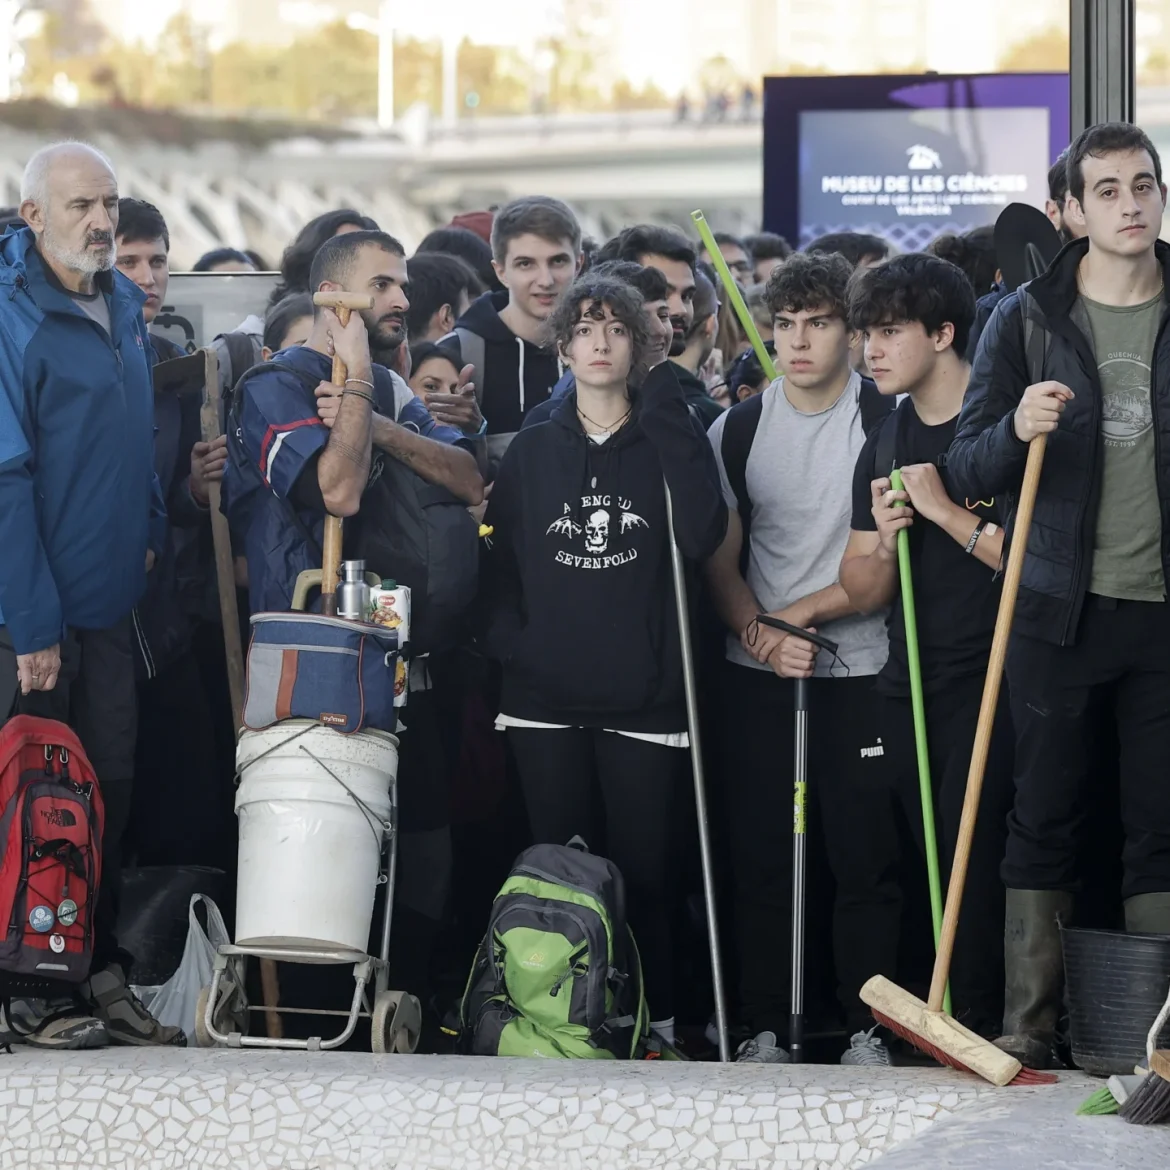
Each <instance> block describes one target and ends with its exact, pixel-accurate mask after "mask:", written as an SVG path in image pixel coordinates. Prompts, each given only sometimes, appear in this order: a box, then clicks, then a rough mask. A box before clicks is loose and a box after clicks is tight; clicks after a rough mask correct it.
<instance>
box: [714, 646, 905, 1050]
mask: <svg viewBox="0 0 1170 1170" xmlns="http://www.w3.org/2000/svg"><path fill="white" fill-rule="evenodd" d="M722 690H723V698H724V712H725V715H724V720H723V728H722V735H721V736H720V739H721V742H722V743H723V750H722V753H721V754H722V757H723V759H722V769H721V777H720V779H721V783H722V786H723V789H724V797H725V803H726V807H727V827H728V832H729V836H730V856H731V869H732V878H733V884H734V890H735V900H734V913H733V918H734V935H735V949H736V959H737V963H736V966H737V968H738V976H739V1015H740V1021H741V1023H743V1024H744V1025H745V1026H747V1027H749V1028H750V1029H751V1030H752V1031H753V1032H759V1031H763V1030H765V1029H767V1030H771V1031H774V1032H776V1033H777V1034H778V1035H780V1036H784V1035H785V1034H786V1032H787V1027H788V1014H789V987H790V974H791V941H792V927H791V924H792V783H793V753H794V743H793V739H794V725H795V721H794V712H793V702H794V696H795V685H794V683H793V682H792V681H791V680H789V679H782V678H778V677H777V676H776V675H775V674H773V673H772V672H771V671H762V670H755V669H753V668H751V667H746V666H738V665H734V664H727V665H726V666H725V669H724V684H723V687H722ZM809 692H810V694H809V756H808V780H809V804H808V833H809V838H808V858H809V861H808V865H809V871H810V872H809V877H808V880H807V882H806V890H807V900H808V909H807V912H806V955H807V956H808V962H806V1004H807V1006H809V1007H810V1008H813V1007H814V1005H815V1003H816V998H817V991H818V989H817V979H816V978H815V967H814V969H813V970H810V969H809V966H810V964H815V960H816V956H817V954H818V952H821V951H823V949H824V948H825V946H826V944H827V940H826V939H825V938H824V936H825V934H826V933H827V931H826V930H825V926H824V918H825V917H826V914H825V913H822V912H818V911H817V910H816V909H815V906H816V904H818V903H819V905H820V907H822V908H824V909H825V910H826V911H827V910H828V907H830V906H831V907H832V910H831V914H832V920H833V929H832V936H833V952H834V956H835V967H836V972H837V982H838V984H839V992H838V994H839V997H840V999H841V1003H842V1006H843V1007H844V1008H845V1011H846V1014H847V1016H848V1018H849V1022H850V1024H851V1026H853V1027H861V1026H862V1025H863V1024H864V1023H865V1021H867V1020H868V1019H869V1010H868V1008H865V1007H864V1006H863V1005H862V1004H861V1002H860V1000H859V999H858V998H857V992H858V989H859V988H860V987H861V984H862V983H864V982H865V980H866V979H868V978H869V976H870V975H872V974H874V972H875V971H877V970H882V969H884V968H883V967H882V963H883V956H885V954H886V953H887V950H888V945H889V942H890V940H891V939H892V946H893V951H892V954H893V956H894V959H895V961H896V958H897V946H898V937H897V922H898V917H899V915H900V913H901V905H902V901H901V892H900V889H899V886H898V881H897V874H896V869H897V859H898V841H897V829H896V826H895V823H894V815H893V803H892V795H891V789H890V783H889V776H888V770H887V766H886V761H885V759H884V757H883V756H882V755H880V754H879V753H878V751H877V750H876V749H877V748H878V747H879V746H880V739H881V719H880V716H881V705H880V702H879V701H878V700H877V698H876V696H875V695H874V691H873V679H872V678H843V679H813V680H811V683H810V686H809ZM822 832H823V837H824V843H825V852H827V855H828V864H829V867H830V868H831V870H832V874H833V877H834V878H835V879H836V883H837V893H836V899H835V901H830V899H828V898H827V897H826V896H825V890H824V886H825V882H824V881H823V880H821V881H818V880H816V866H817V861H818V859H819V857H820V855H821V850H820V848H819V841H818V836H819V835H820V834H821V833H822ZM891 924H892V926H891Z"/></svg>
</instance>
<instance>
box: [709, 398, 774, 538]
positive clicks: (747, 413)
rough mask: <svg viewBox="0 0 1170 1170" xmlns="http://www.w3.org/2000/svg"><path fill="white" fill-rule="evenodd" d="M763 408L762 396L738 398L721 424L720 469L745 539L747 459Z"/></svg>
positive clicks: (749, 504) (748, 512) (747, 521)
mask: <svg viewBox="0 0 1170 1170" xmlns="http://www.w3.org/2000/svg"><path fill="white" fill-rule="evenodd" d="M763 412H764V396H763V395H762V394H756V395H753V396H752V397H751V398H748V399H746V400H745V401H744V402H738V403H736V404H735V406H733V407H732V408H731V409H730V410H729V411H728V412H727V422H726V423H724V424H723V441H722V442H721V443H720V445H719V453H720V455H722V456H723V469H724V470H725V471H726V472H727V482H728V483H729V484H731V490H732V491H733V492H735V499H736V504H737V505H738V508H739V518H740V520H742V521H743V527H744V537H745V542H746V537H747V530H748V527H749V526H750V525H751V520H752V501H751V497H750V496H749V495H748V488H747V462H748V456H749V455H750V454H751V451H752V444H753V443H754V442H755V441H756V431H758V430H759V429H760V418H761V416H762V415H763Z"/></svg>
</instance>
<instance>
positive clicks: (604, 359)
mask: <svg viewBox="0 0 1170 1170" xmlns="http://www.w3.org/2000/svg"><path fill="white" fill-rule="evenodd" d="M549 324H550V329H551V331H552V333H553V335H554V338H555V341H556V345H557V350H558V352H559V354H560V356H561V357H562V359H563V360H564V361H565V363H566V364H567V365H568V366H569V368H570V369H571V370H572V371H573V374H574V376H575V378H576V383H577V385H576V390H575V391H573V392H572V393H570V394H569V395H567V396H566V397H565V398H564V399H562V400H561V401H560V402H559V403H558V404H557V406H556V407H555V409H554V410H553V412H552V414H551V415H550V417H549V419H548V421H547V422H542V423H539V424H537V425H535V426H531V427H527V428H525V429H524V430H522V431H521V432H520V433H519V434H518V435H517V437H516V438H515V439H514V440H513V442H512V445H511V446H510V447H509V449H508V452H507V454H506V456H505V457H504V460H503V462H502V464H501V466H500V471H499V475H498V477H497V479H496V482H495V487H494V488H493V490H492V496H491V503H490V505H489V508H488V512H487V516H486V522H487V523H488V524H490V525H492V526H493V527H494V528H495V533H494V536H493V544H492V547H491V550H490V552H489V554H488V556H487V558H486V564H485V569H484V573H485V579H484V597H485V600H486V603H487V631H486V641H487V645H488V648H489V651H490V652H491V653H492V654H493V655H494V656H496V657H497V658H499V660H500V661H501V662H502V663H503V674H504V680H503V694H502V699H501V704H500V716H499V719H498V721H497V727H498V728H502V729H503V728H506V729H507V733H508V737H509V740H510V742H511V746H512V749H513V752H514V754H515V758H516V762H517V765H518V767H519V771H520V779H521V784H522V787H523V790H524V798H525V803H526V805H527V808H528V816H529V820H530V823H531V826H532V830H533V834H534V836H535V839H536V841H538V842H549V843H553V844H564V843H566V842H567V841H568V840H569V839H570V838H572V837H573V836H574V835H576V834H580V835H581V836H582V837H583V838H584V839H585V840H586V841H587V842H588V843H589V845H590V847H591V848H592V849H593V850H594V851H596V852H598V853H604V854H605V855H606V856H608V857H610V858H611V859H612V860H613V861H614V862H616V864H617V865H618V867H619V868H620V869H621V871H622V873H623V875H624V876H625V879H626V884H627V887H628V891H629V895H628V897H629V917H630V922H631V925H632V926H633V929H634V933H635V936H636V937H637V940H638V945H639V947H640V949H641V953H642V964H643V970H644V973H645V979H646V993H647V998H648V1000H649V1004H650V1011H651V1015H652V1016H653V1017H654V1021H655V1027H656V1028H657V1030H658V1031H659V1032H660V1033H662V1034H663V1035H664V1036H665V1038H666V1039H668V1040H669V1039H673V1023H674V1022H673V1014H672V1013H673V1003H672V991H673V989H672V987H671V977H670V976H671V966H672V955H671V935H670V925H669V919H670V913H669V911H670V906H669V897H668V886H669V880H670V877H669V872H668V871H669V863H670V857H671V853H670V835H671V826H672V823H673V818H672V807H673V804H674V802H675V801H676V800H677V799H679V798H680V797H682V796H683V795H685V793H686V791H687V788H686V777H687V772H688V764H689V760H688V756H687V747H688V742H687V722H686V706H685V701H684V693H683V670H682V658H681V653H680V649H679V637H678V625H677V618H676V614H675V600H674V586H673V583H672V578H671V562H670V545H669V542H668V538H667V531H666V493H665V490H664V487H663V480H664V477H665V481H666V483H667V484H669V486H670V492H671V496H672V498H673V504H674V531H675V539H676V540H677V541H678V544H679V547H680V549H681V550H682V552H683V555H684V556H685V557H687V558H688V559H690V560H692V561H701V560H705V559H706V558H707V557H708V556H710V555H711V553H712V552H714V551H715V549H716V548H717V547H718V546H719V544H720V542H721V541H722V539H723V534H724V530H725V528H726V524H727V511H726V508H725V507H724V504H723V500H722V497H721V495H720V491H719V482H718V472H717V470H716V467H715V462H714V458H713V456H712V453H711V446H710V444H709V443H708V442H707V439H706V436H705V434H704V430H703V426H702V424H701V423H700V422H698V421H697V420H696V419H694V418H693V417H692V416H691V414H690V412H689V411H688V409H687V405H686V401H685V399H684V397H683V392H682V389H681V387H680V386H679V383H678V379H677V377H676V376H675V373H674V368H673V366H672V365H671V363H670V362H666V361H661V362H660V363H659V364H658V365H656V366H655V367H654V368H653V369H651V370H650V371H649V372H647V373H646V374H645V377H644V379H643V380H642V384H641V387H640V389H637V390H635V389H633V388H632V387H631V384H630V382H631V377H632V376H633V377H635V378H636V377H637V375H638V373H640V372H641V369H640V367H641V366H642V362H643V360H644V357H645V354H646V353H647V350H648V335H647V326H646V320H645V316H644V312H643V307H642V298H641V294H640V293H639V292H638V291H637V290H636V289H634V288H632V287H631V286H630V285H628V284H626V283H625V282H623V281H620V280H616V279H614V278H613V277H607V276H596V275H595V276H590V275H586V276H584V277H581V278H580V279H579V280H578V281H576V283H574V284H573V285H572V286H571V288H570V289H569V290H568V292H567V293H566V295H565V298H564V300H563V301H562V303H561V306H560V308H558V310H557V311H556V313H555V314H554V315H553V317H552V319H551V320H550V323H549Z"/></svg>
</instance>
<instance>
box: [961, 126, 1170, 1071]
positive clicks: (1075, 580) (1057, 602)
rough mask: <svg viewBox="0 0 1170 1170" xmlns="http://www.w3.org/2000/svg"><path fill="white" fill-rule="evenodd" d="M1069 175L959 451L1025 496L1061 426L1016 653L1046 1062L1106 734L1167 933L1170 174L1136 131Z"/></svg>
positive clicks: (1017, 1031)
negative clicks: (1054, 227) (1043, 267)
mask: <svg viewBox="0 0 1170 1170" xmlns="http://www.w3.org/2000/svg"><path fill="white" fill-rule="evenodd" d="M1067 170H1068V188H1069V197H1068V200H1067V203H1066V205H1065V212H1064V214H1065V218H1066V222H1071V224H1072V225H1074V227H1076V228H1083V230H1084V232H1085V235H1086V237H1087V238H1085V239H1078V240H1074V241H1073V242H1072V243H1070V244H1068V245H1067V246H1066V247H1065V249H1064V250H1063V251H1062V252H1061V253H1060V255H1059V256H1057V258H1056V259H1055V260H1054V261H1053V262H1052V264H1051V266H1050V267H1049V269H1048V271H1047V272H1045V273H1044V274H1043V275H1042V276H1040V277H1038V278H1037V279H1036V280H1034V281H1032V282H1031V283H1030V284H1028V285H1027V286H1026V293H1024V292H1021V293H1020V294H1018V295H1017V294H1014V293H1013V294H1012V295H1009V296H1008V297H1006V298H1005V299H1004V300H1003V301H1002V302H1001V303H1000V305H999V306H998V307H997V309H996V311H995V313H994V315H993V316H992V318H991V320H990V322H989V323H988V326H987V330H986V332H985V333H984V335H983V338H982V340H981V342H980V346H979V351H978V354H977V355H976V359H975V368H974V371H973V373H972V376H971V383H970V386H969V388H968V390H967V398H966V401H965V403H964V406H963V412H962V415H961V416H960V419H959V428H958V432H957V434H956V437H955V441H954V444H953V445H952V447H951V449H950V452H949V455H948V464H947V467H948V471H949V473H950V475H951V476H952V478H953V479H954V481H955V483H956V484H957V486H958V488H959V490H960V491H963V492H966V494H967V496H968V497H969V498H971V499H989V498H991V497H992V496H1004V495H1005V494H1006V495H1008V496H1009V498H1011V497H1012V496H1013V495H1014V494H1015V493H1017V492H1018V491H1019V490H1020V483H1021V478H1022V475H1023V471H1024V464H1025V460H1026V459H1027V455H1028V444H1029V443H1030V442H1031V440H1033V439H1034V438H1036V437H1037V436H1038V435H1047V436H1048V439H1047V456H1046V458H1045V461H1044V469H1043V474H1042V477H1041V479H1040V487H1039V494H1038V496H1037V499H1036V507H1035V520H1034V523H1033V524H1032V528H1031V534H1030V536H1029V538H1028V549H1027V555H1026V558H1025V560H1024V567H1023V576H1022V579H1021V584H1020V593H1019V600H1018V603H1017V607H1016V614H1015V623H1014V630H1013V634H1012V641H1011V644H1010V646H1009V649H1008V653H1007V680H1008V683H1009V685H1010V689H1011V710H1012V720H1013V722H1014V724H1015V730H1016V770H1015V779H1016V795H1015V807H1014V809H1013V811H1012V814H1011V816H1010V817H1009V820H1008V842H1007V855H1006V858H1005V861H1004V865H1003V877H1004V883H1005V885H1006V886H1007V923H1006V930H1005V939H1004V941H1005V951H1006V960H1007V963H1006V966H1007V995H1006V1007H1005V1019H1004V1036H1003V1037H1002V1038H1001V1039H1000V1040H999V1041H998V1044H999V1046H1000V1047H1001V1048H1003V1049H1004V1050H1005V1051H1007V1052H1009V1053H1011V1055H1013V1056H1015V1057H1016V1058H1017V1059H1018V1060H1020V1061H1022V1062H1023V1063H1024V1064H1027V1065H1030V1066H1032V1067H1033V1068H1040V1067H1045V1066H1046V1065H1047V1064H1048V1062H1049V1060H1050V1059H1051V1057H1050V1051H1051V1046H1052V1041H1053V1036H1054V1033H1055V1029H1056V1024H1057V1021H1058V1019H1059V1016H1060V1011H1061V991H1062V983H1063V962H1062V957H1061V945H1060V932H1059V928H1058V920H1059V921H1063V922H1065V923H1067V922H1069V921H1070V919H1071V918H1072V916H1073V914H1074V912H1075V909H1076V894H1077V888H1078V881H1079V878H1080V872H1079V865H1078V861H1079V857H1078V854H1079V852H1080V845H1081V840H1082V826H1083V824H1084V821H1085V813H1086V808H1087V807H1088V806H1090V805H1092V804H1093V803H1094V801H1093V800H1092V799H1091V793H1092V788H1093V787H1096V786H1100V785H1101V783H1102V781H1101V777H1100V774H1099V773H1098V772H1097V770H1095V769H1094V768H1093V767H1092V760H1093V758H1094V749H1095V748H1096V747H1097V744H1098V743H1099V741H1100V740H1101V738H1102V735H1103V733H1105V734H1108V735H1112V734H1113V733H1115V734H1116V739H1117V742H1118V744H1119V746H1120V759H1119V765H1120V766H1119V772H1120V788H1121V819H1122V822H1123V826H1124V829H1125V847H1124V850H1123V853H1122V859H1123V864H1124V876H1123V879H1122V896H1123V898H1124V901H1125V924H1126V929H1127V930H1129V931H1131V932H1140V933H1155V934H1170V786H1168V785H1167V783H1166V760H1167V757H1168V756H1170V654H1167V649H1168V648H1170V607H1168V606H1167V604H1166V581H1167V578H1168V577H1170V446H1168V444H1170V332H1168V331H1167V321H1168V320H1170V308H1168V305H1167V301H1166V283H1167V274H1168V273H1170V248H1167V246H1166V245H1165V244H1164V243H1162V242H1160V241H1159V240H1158V232H1159V230H1160V228H1161V225H1162V216H1163V213H1164V211H1165V204H1166V187H1165V185H1164V184H1163V182H1162V165H1161V161H1160V160H1159V158H1158V152H1157V150H1155V148H1154V146H1153V144H1152V143H1151V142H1150V140H1149V138H1148V137H1147V136H1146V135H1145V134H1144V133H1143V132H1142V131H1141V130H1139V129H1138V128H1137V127H1135V126H1131V125H1129V124H1125V123H1104V124H1102V125H1099V126H1092V127H1090V128H1089V129H1087V130H1086V131H1084V133H1083V134H1081V135H1080V136H1079V137H1078V138H1077V140H1076V141H1075V142H1074V143H1073V144H1072V146H1071V147H1070V148H1069V152H1068V159H1067ZM1110 725H1112V726H1110ZM1105 795H1109V794H1105ZM1100 799H1101V798H1100V797H1098V798H1097V801H1096V803H1100Z"/></svg>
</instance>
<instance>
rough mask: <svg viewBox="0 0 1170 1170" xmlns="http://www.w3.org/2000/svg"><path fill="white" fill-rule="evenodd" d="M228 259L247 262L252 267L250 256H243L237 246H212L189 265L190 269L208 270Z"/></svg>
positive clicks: (196, 270) (238, 262)
mask: <svg viewBox="0 0 1170 1170" xmlns="http://www.w3.org/2000/svg"><path fill="white" fill-rule="evenodd" d="M229 261H230V262H232V263H235V264H247V265H248V267H249V268H251V267H252V260H251V258H250V257H248V256H245V255H244V253H243V252H241V251H240V250H239V248H212V249H211V251H210V252H204V253H203V255H202V256H200V257H199V259H198V260H196V261H195V263H194V264H192V265H191V271H192V272H210V271H211V270H212V269H213V268H214V267H215V266H216V265H217V264H227V263H228V262H229Z"/></svg>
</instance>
